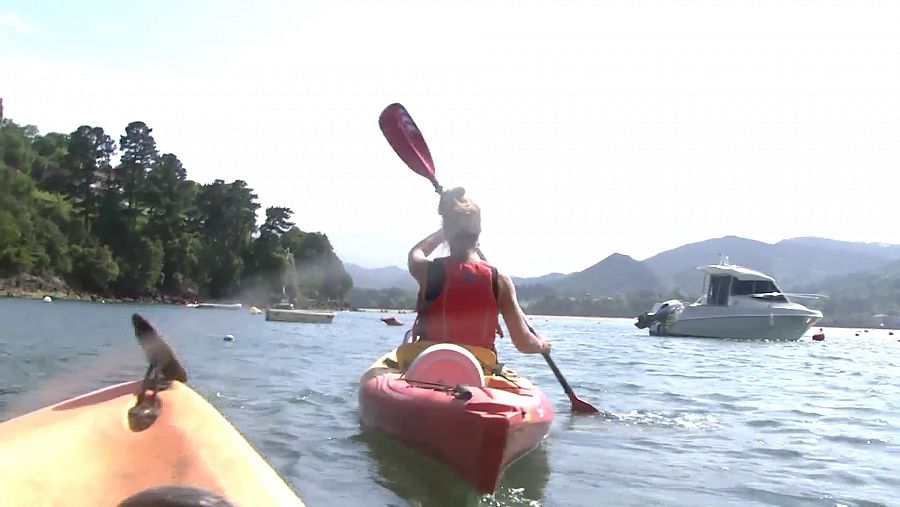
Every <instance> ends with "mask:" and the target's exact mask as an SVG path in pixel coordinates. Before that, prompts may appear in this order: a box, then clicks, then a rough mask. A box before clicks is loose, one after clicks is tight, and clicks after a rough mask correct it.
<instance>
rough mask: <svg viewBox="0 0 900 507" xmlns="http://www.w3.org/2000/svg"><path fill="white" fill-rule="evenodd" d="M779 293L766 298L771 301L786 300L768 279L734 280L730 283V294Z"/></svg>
mask: <svg viewBox="0 0 900 507" xmlns="http://www.w3.org/2000/svg"><path fill="white" fill-rule="evenodd" d="M773 292H774V293H779V294H778V295H777V296H772V297H771V298H767V299H770V300H773V301H787V299H786V298H785V297H784V295H782V294H780V293H781V291H780V290H779V289H778V287H777V286H776V285H775V284H774V283H772V282H771V281H769V280H734V282H733V283H732V284H731V295H732V296H749V295H751V294H770V293H773Z"/></svg>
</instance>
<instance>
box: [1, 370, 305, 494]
mask: <svg viewBox="0 0 900 507" xmlns="http://www.w3.org/2000/svg"><path fill="white" fill-rule="evenodd" d="M139 386H140V382H139V381H134V382H126V383H123V384H118V385H115V386H111V387H108V388H105V389H100V390H98V391H94V392H92V393H89V394H86V395H82V396H79V397H76V398H72V399H70V400H67V401H64V402H61V403H58V404H56V405H52V406H50V407H47V408H43V409H40V410H37V411H34V412H31V413H29V414H26V415H23V416H21V417H18V418H16V419H12V420H10V421H7V422H4V423H2V424H0V469H2V470H3V471H4V473H3V474H0V505H76V504H81V505H116V504H118V503H119V502H121V501H122V500H124V499H126V498H128V497H129V496H131V495H133V494H136V493H138V492H140V491H143V490H145V489H147V488H151V487H155V486H161V485H193V486H200V487H202V488H205V489H207V490H209V491H211V492H213V493H217V494H219V495H222V496H223V497H225V498H227V499H228V500H229V501H231V502H233V503H235V504H236V505H302V503H301V502H300V499H299V498H298V497H297V496H296V495H295V494H294V492H293V491H292V490H291V489H290V487H289V486H288V485H287V484H286V483H285V482H284V480H282V479H281V477H279V476H278V475H277V473H276V472H275V471H274V470H273V469H272V468H271V467H270V466H269V465H268V464H267V463H266V462H265V461H264V460H263V459H262V458H261V457H260V456H259V454H257V453H256V451H255V450H254V449H253V448H252V447H251V446H250V444H249V443H248V442H247V441H246V440H244V438H243V437H242V436H241V435H240V434H239V433H238V431H237V430H236V429H235V428H234V427H233V426H232V425H231V424H230V423H228V421H227V420H225V418H224V417H222V416H221V415H220V414H219V413H218V411H216V409H215V408H213V407H212V406H211V405H209V403H207V402H206V400H204V399H203V398H202V397H201V396H200V395H198V394H197V393H196V392H194V391H193V390H192V389H191V388H189V387H188V386H186V385H184V384H182V383H180V382H177V381H176V382H173V383H172V385H171V386H170V387H169V388H168V389H166V390H164V391H160V392H159V393H158V396H159V400H160V402H161V410H160V413H159V417H158V419H157V420H156V422H155V423H154V424H152V425H151V426H150V427H149V428H147V429H146V430H144V431H132V430H131V429H130V428H129V424H128V417H127V412H128V410H129V409H130V408H131V407H132V406H134V404H135V392H136V391H137V390H138V389H139Z"/></svg>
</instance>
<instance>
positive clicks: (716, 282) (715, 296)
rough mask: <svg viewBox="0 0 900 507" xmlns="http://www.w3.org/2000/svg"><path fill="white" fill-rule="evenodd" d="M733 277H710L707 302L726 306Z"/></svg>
mask: <svg viewBox="0 0 900 507" xmlns="http://www.w3.org/2000/svg"><path fill="white" fill-rule="evenodd" d="M731 280H732V278H731V277H730V276H711V277H709V292H707V294H706V304H708V305H720V306H725V305H727V304H728V291H729V285H730V284H731Z"/></svg>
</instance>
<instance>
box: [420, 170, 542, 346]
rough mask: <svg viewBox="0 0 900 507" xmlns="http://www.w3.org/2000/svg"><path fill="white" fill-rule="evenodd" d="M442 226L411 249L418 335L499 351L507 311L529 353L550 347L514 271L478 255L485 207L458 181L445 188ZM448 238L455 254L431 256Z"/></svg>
mask: <svg viewBox="0 0 900 507" xmlns="http://www.w3.org/2000/svg"><path fill="white" fill-rule="evenodd" d="M438 213H439V214H440V215H441V217H442V225H441V228H440V229H439V230H438V231H436V232H434V233H432V234H430V235H429V236H428V237H426V238H424V239H423V240H421V241H419V242H418V243H416V245H415V246H414V247H413V248H412V250H410V251H409V257H408V266H409V272H410V274H411V275H412V276H413V278H415V279H416V281H417V282H418V283H419V298H418V303H417V306H418V308H417V311H418V316H417V318H416V323H415V324H414V327H413V334H414V336H415V337H416V338H417V339H418V340H427V341H435V342H451V343H457V344H460V345H469V346H475V347H483V348H487V349H490V350H492V351H494V352H496V349H495V347H494V339H495V337H496V335H495V333H496V332H499V330H500V326H499V323H498V321H497V314H498V313H499V314H501V315H503V320H504V322H506V327H507V328H508V329H509V334H510V338H512V342H513V344H514V345H515V347H516V349H518V350H519V351H520V352H523V353H525V354H534V353H541V352H549V351H550V342H548V341H547V340H545V339H543V338H541V337H540V336H537V335H536V334H534V333H532V332H531V331H530V330H529V329H528V324H527V323H526V321H525V315H524V313H523V312H522V308H521V307H520V306H519V302H518V300H517V299H516V288H515V286H514V284H513V282H512V280H511V279H510V277H509V276H507V275H504V274H501V273H499V272H498V271H497V268H495V267H493V266H491V265H490V264H488V263H487V262H486V261H484V260H482V259H481V257H480V256H479V255H478V250H477V245H478V238H479V235H480V234H481V209H480V208H479V207H478V205H476V204H475V202H474V201H472V199H470V198H468V197H466V196H465V189H463V188H462V187H457V188H454V189H451V190H447V191H446V192H444V193H443V194H441V201H440V205H439V206H438ZM444 241H446V242H447V243H448V245H449V247H450V255H449V256H447V257H441V258H437V259H435V260H434V261H430V260H429V259H428V256H429V255H431V253H432V252H434V250H435V249H436V248H437V247H438V246H440V245H441V244H442V243H444Z"/></svg>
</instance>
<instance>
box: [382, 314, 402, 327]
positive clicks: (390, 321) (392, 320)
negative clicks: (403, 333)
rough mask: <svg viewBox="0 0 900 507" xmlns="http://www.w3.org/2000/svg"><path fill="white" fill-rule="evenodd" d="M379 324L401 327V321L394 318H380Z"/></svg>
mask: <svg viewBox="0 0 900 507" xmlns="http://www.w3.org/2000/svg"><path fill="white" fill-rule="evenodd" d="M381 322H384V323H385V324H387V325H389V326H402V325H403V321H401V320H400V319H398V318H397V317H394V316H390V317H382V318H381Z"/></svg>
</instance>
